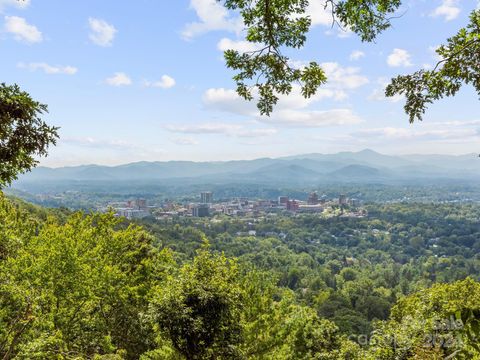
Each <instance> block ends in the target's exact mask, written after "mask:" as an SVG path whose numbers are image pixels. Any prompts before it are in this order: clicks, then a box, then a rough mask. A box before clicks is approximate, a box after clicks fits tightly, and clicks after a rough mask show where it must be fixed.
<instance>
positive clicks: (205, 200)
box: [200, 191, 213, 204]
mask: <svg viewBox="0 0 480 360" xmlns="http://www.w3.org/2000/svg"><path fill="white" fill-rule="evenodd" d="M200 202H201V203H202V204H211V203H212V202H213V193H212V192H211V191H202V192H201V193H200Z"/></svg>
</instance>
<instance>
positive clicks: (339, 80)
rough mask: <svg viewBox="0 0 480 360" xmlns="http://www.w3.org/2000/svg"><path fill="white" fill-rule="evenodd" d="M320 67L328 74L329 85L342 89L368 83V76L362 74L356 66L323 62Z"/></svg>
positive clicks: (350, 88) (355, 87) (349, 88)
mask: <svg viewBox="0 0 480 360" xmlns="http://www.w3.org/2000/svg"><path fill="white" fill-rule="evenodd" d="M320 67H321V68H322V69H323V70H324V71H325V74H326V75H327V79H328V83H327V85H328V86H329V87H333V88H335V89H341V90H353V89H357V88H359V87H361V86H363V85H365V84H368V78H367V77H366V76H363V75H360V74H359V73H360V69H359V68H356V67H350V66H348V67H343V66H341V65H340V64H339V63H336V62H325V63H321V64H320Z"/></svg>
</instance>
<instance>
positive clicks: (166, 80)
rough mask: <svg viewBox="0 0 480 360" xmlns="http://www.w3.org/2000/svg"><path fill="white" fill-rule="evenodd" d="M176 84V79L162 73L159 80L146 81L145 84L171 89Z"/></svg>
mask: <svg viewBox="0 0 480 360" xmlns="http://www.w3.org/2000/svg"><path fill="white" fill-rule="evenodd" d="M175 84H176V82H175V79H174V78H172V77H171V76H168V75H162V77H161V78H160V80H158V81H153V82H150V81H145V82H144V85H145V86H147V87H159V88H162V89H170V88H172V87H174V86H175Z"/></svg>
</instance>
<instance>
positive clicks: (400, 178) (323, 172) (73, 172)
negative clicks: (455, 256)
mask: <svg viewBox="0 0 480 360" xmlns="http://www.w3.org/2000/svg"><path fill="white" fill-rule="evenodd" d="M440 179H452V180H456V179H462V180H466V181H477V180H479V179H480V159H479V158H478V157H477V156H476V155H475V154H467V155H459V156H451V155H398V156H393V155H384V154H380V153H378V152H375V151H373V150H370V149H365V150H362V151H359V152H340V153H337V154H317V153H314V154H304V155H295V156H288V157H282V158H274V159H272V158H260V159H255V160H235V161H224V162H219V161H216V162H193V161H167V162H145V161H142V162H136V163H130V164H125V165H119V166H101V165H83V166H71V167H62V168H47V167H38V168H36V169H34V170H33V171H32V172H31V173H28V174H25V175H22V176H21V177H20V178H19V180H18V181H17V182H15V184H14V187H19V188H21V187H25V186H27V185H28V184H41V183H61V182H69V183H72V184H80V183H85V182H133V183H134V182H142V183H145V182H146V183H149V182H160V183H163V184H170V183H173V184H177V183H189V184H199V183H200V184H206V183H216V184H228V183H236V182H248V183H259V184H264V183H268V184H282V185H289V184H291V185H300V184H305V185H312V184H321V183H328V182H335V183H337V182H359V183H372V182H377V183H391V182H395V183H402V182H412V181H437V180H440Z"/></svg>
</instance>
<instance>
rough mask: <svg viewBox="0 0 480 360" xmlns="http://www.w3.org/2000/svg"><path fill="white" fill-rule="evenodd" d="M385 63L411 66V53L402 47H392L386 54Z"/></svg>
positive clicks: (392, 65)
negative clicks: (389, 52)
mask: <svg viewBox="0 0 480 360" xmlns="http://www.w3.org/2000/svg"><path fill="white" fill-rule="evenodd" d="M387 64H388V65H389V66H391V67H400V66H404V67H407V66H412V65H413V64H412V62H411V55H410V53H409V52H408V51H407V50H404V49H397V48H396V49H393V52H392V53H391V54H390V55H388V58H387Z"/></svg>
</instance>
